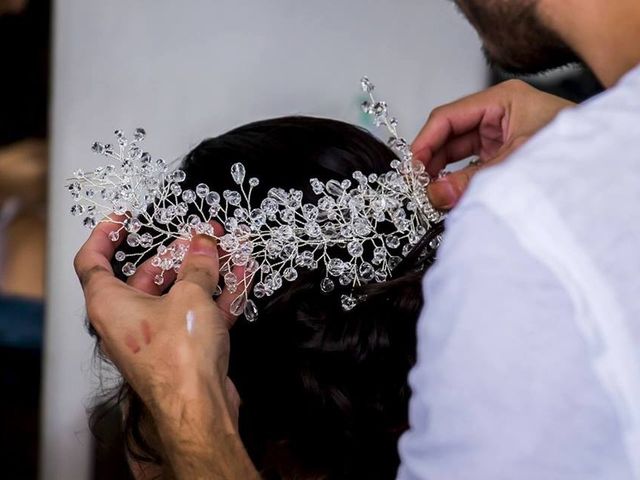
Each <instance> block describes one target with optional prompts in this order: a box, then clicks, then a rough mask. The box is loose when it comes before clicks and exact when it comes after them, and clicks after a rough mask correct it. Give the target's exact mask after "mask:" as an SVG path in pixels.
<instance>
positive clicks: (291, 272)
mask: <svg viewBox="0 0 640 480" xmlns="http://www.w3.org/2000/svg"><path fill="white" fill-rule="evenodd" d="M282 276H283V277H284V279H285V280H287V281H289V282H293V281H294V280H295V279H296V278H298V271H297V270H296V269H295V268H293V267H288V268H285V269H284V272H282Z"/></svg>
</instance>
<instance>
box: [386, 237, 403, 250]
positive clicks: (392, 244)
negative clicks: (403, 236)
mask: <svg viewBox="0 0 640 480" xmlns="http://www.w3.org/2000/svg"><path fill="white" fill-rule="evenodd" d="M387 246H388V247H389V248H393V249H396V248H398V247H399V246H400V239H399V238H398V237H397V236H395V235H388V236H387Z"/></svg>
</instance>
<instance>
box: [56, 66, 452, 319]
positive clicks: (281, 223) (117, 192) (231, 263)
mask: <svg viewBox="0 0 640 480" xmlns="http://www.w3.org/2000/svg"><path fill="white" fill-rule="evenodd" d="M362 88H363V91H364V92H366V93H367V94H368V96H369V100H368V101H367V102H365V103H363V109H364V111H365V112H367V113H368V114H370V115H371V116H372V117H373V119H374V123H375V124H376V125H377V126H385V127H386V128H387V129H388V131H389V133H390V138H389V141H388V145H389V147H390V148H392V149H394V150H395V151H396V152H397V153H398V156H399V159H398V160H394V161H393V162H391V170H390V171H389V172H387V173H385V174H383V175H376V174H365V173H363V172H360V171H356V172H354V173H353V175H352V178H353V180H342V181H338V180H329V181H327V182H321V181H320V180H318V179H315V178H313V179H310V182H311V187H312V189H313V191H314V193H315V194H317V196H318V200H317V202H316V203H315V204H309V203H306V204H303V202H302V198H303V195H302V192H301V191H299V190H294V189H291V190H289V191H285V190H284V189H281V188H272V189H270V190H269V192H268V194H267V196H266V198H264V199H261V200H259V201H256V199H255V198H252V197H253V196H255V195H252V194H253V193H254V188H255V187H256V186H258V184H259V183H260V181H259V179H258V178H255V177H248V176H247V172H246V170H245V167H244V165H243V164H242V163H236V164H234V165H233V166H232V167H231V177H232V179H233V181H234V182H235V183H236V184H237V188H236V189H235V190H225V191H223V192H222V193H221V194H220V193H218V192H215V191H211V190H210V189H209V187H208V186H207V185H205V184H199V185H197V187H196V188H195V190H190V189H183V188H182V186H181V183H182V182H183V181H184V180H185V177H186V176H185V173H184V172H183V171H182V170H179V169H176V170H172V169H171V168H169V166H168V165H167V164H166V162H164V161H163V160H161V159H153V158H152V157H151V155H150V154H149V153H147V152H145V151H143V150H142V148H141V147H140V143H141V142H142V140H143V139H144V136H145V132H144V130H143V129H137V130H136V131H135V132H134V135H133V138H132V139H131V140H129V139H127V138H126V137H125V136H124V134H123V132H122V131H120V130H117V131H116V132H115V135H116V138H117V146H116V147H115V148H114V147H113V146H112V145H108V144H101V143H94V144H93V147H92V149H93V150H94V151H95V152H96V153H99V154H102V155H104V156H106V157H107V158H109V159H110V160H111V161H113V163H111V164H108V165H106V166H101V167H98V168H96V169H95V170H93V171H91V172H84V171H82V170H78V171H76V172H75V174H74V178H73V179H71V180H70V181H69V184H68V189H69V191H70V193H71V195H72V197H73V199H74V201H75V203H74V205H73V206H72V207H71V213H72V214H73V215H76V216H80V217H81V218H82V219H83V223H84V225H85V226H87V227H89V228H93V227H95V226H96V224H97V223H98V222H103V221H106V222H111V223H115V224H118V225H120V228H118V229H114V230H113V231H112V232H111V234H110V238H111V240H112V241H118V240H119V238H120V236H121V235H126V242H127V244H128V245H129V246H130V247H135V248H138V249H139V250H138V251H136V252H134V253H125V252H123V251H118V252H116V254H115V258H116V260H117V261H119V262H122V263H123V265H122V272H123V274H124V275H126V276H131V275H133V274H134V273H135V271H136V268H137V266H138V265H139V264H140V263H141V261H143V259H144V258H146V256H148V255H150V254H151V255H153V260H152V264H153V265H154V266H155V267H157V269H158V273H157V275H156V277H155V282H156V283H157V284H158V285H161V284H162V283H163V282H164V274H165V272H167V271H170V270H176V271H177V270H178V269H179V268H180V265H181V264H182V261H183V260H184V258H185V255H186V252H187V250H188V247H187V246H186V245H184V244H171V243H170V242H171V241H172V240H174V239H185V240H191V239H192V238H193V236H194V235H197V234H205V235H210V236H212V237H214V238H216V240H217V241H218V242H219V246H220V248H221V250H222V252H223V253H222V255H221V256H220V264H221V275H222V278H223V281H224V285H225V287H226V288H227V289H229V290H230V291H232V292H234V291H238V292H239V293H240V294H239V295H238V296H237V298H236V299H235V301H234V302H233V303H232V304H231V313H232V314H233V315H240V314H244V316H245V318H246V319H247V320H249V321H253V320H255V319H256V318H257V315H258V310H257V307H256V304H255V302H254V300H253V299H252V298H250V294H251V293H252V294H253V297H255V298H262V297H268V296H271V295H273V294H274V293H275V292H276V291H277V290H278V289H280V288H281V287H282V285H283V283H284V282H285V281H288V282H292V281H294V280H296V278H297V277H298V272H299V269H318V268H319V267H320V266H321V265H322V266H323V267H324V270H325V271H326V277H325V278H324V279H323V280H322V281H321V283H320V289H321V290H322V291H323V292H325V293H329V292H331V291H333V290H334V289H335V288H336V283H338V284H339V285H341V286H343V287H350V288H351V290H352V291H351V293H347V294H343V295H341V305H342V307H343V309H345V310H347V311H348V310H351V309H353V308H354V307H355V306H356V305H357V304H358V301H359V300H360V298H359V297H358V295H357V294H356V293H354V292H355V290H356V289H357V287H358V286H361V285H363V284H366V283H370V282H383V281H385V280H387V279H389V278H390V277H391V275H392V273H393V270H394V269H395V268H396V267H397V265H398V264H399V263H400V262H401V260H402V259H403V258H404V257H406V256H407V255H408V254H409V253H410V252H411V251H412V250H413V249H414V248H415V247H416V246H417V245H418V244H419V243H420V241H421V240H422V238H423V237H424V236H425V235H426V234H427V233H428V232H429V231H431V230H432V229H433V228H434V227H435V226H436V225H438V224H439V223H440V222H442V220H443V218H444V217H443V215H442V214H441V213H440V212H438V211H437V210H435V209H434V208H433V206H432V205H431V203H430V202H429V200H428V198H427V196H426V187H427V185H428V184H429V182H430V178H429V176H428V175H427V174H426V172H425V169H424V166H423V165H422V164H421V163H417V162H414V161H413V157H412V154H411V150H410V148H409V145H408V142H407V141H406V140H405V139H404V138H402V137H400V136H399V135H398V133H397V124H398V122H397V121H396V119H395V118H393V117H391V116H390V115H389V113H388V107H387V104H386V103H385V102H380V101H377V100H376V99H375V97H374V95H373V91H374V86H373V84H372V83H371V82H370V81H369V80H368V79H367V78H366V77H365V78H363V79H362ZM112 213H115V214H116V215H118V216H119V219H114V217H113V216H112V215H111V214H112ZM214 223H219V224H220V225H222V226H223V227H224V232H223V233H222V234H217V233H216V232H215V231H214V228H213V226H212V225H213V224H214ZM383 232H384V233H383ZM438 242H439V237H435V238H434V239H433V243H432V245H430V247H431V248H435V247H436V246H437V243H438ZM238 267H239V268H240V269H241V270H242V272H243V273H242V274H240V275H239V274H238V273H237V272H238ZM251 290H252V292H251Z"/></svg>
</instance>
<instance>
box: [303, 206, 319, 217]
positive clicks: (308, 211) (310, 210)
mask: <svg viewBox="0 0 640 480" xmlns="http://www.w3.org/2000/svg"><path fill="white" fill-rule="evenodd" d="M302 215H303V216H304V218H306V219H307V220H315V219H316V218H318V207H316V206H315V205H310V204H306V205H303V206H302Z"/></svg>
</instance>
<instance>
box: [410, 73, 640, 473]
mask: <svg viewBox="0 0 640 480" xmlns="http://www.w3.org/2000/svg"><path fill="white" fill-rule="evenodd" d="M439 256H440V257H439V260H438V262H436V265H435V266H434V267H433V268H432V269H431V270H430V271H429V272H428V273H427V275H426V278H425V281H424V293H425V301H426V304H425V309H424V311H423V313H422V316H421V318H420V321H419V324H418V363H417V365H416V366H415V368H414V369H413V371H412V372H411V375H410V382H411V386H412V389H413V397H412V400H411V406H410V420H411V429H410V430H409V431H408V432H407V433H406V434H405V435H404V436H403V437H402V439H401V441H400V454H401V458H402V466H401V468H400V471H399V473H398V477H399V479H401V480H417V479H420V480H426V479H428V480H441V479H442V480H445V479H446V480H456V479H475V480H485V479H486V480H502V479H504V480H529V479H530V480H534V479H535V480H546V479H553V480H556V479H557V480H565V479H566V480H568V479H572V480H573V479H575V480H595V479H598V480H604V479H606V480H618V479H620V480H630V479H640V68H637V69H635V70H634V71H633V72H631V73H629V74H628V75H627V76H626V77H625V78H624V79H623V80H621V82H620V83H619V84H618V85H617V86H615V87H614V88H612V89H611V90H609V91H608V92H605V93H604V94H602V95H600V96H599V97H597V98H595V99H593V100H591V101H589V102H587V103H585V104H583V105H581V106H579V107H577V108H575V109H573V110H570V111H565V112H564V113H562V114H561V115H559V117H558V118H557V119H556V120H555V121H554V122H553V123H552V124H551V125H550V126H548V127H547V128H546V129H544V130H543V131H542V132H541V133H540V134H538V135H537V136H536V137H535V138H533V139H532V140H531V141H530V142H528V143H527V144H526V145H525V146H524V147H523V148H521V149H520V150H519V151H518V152H517V153H516V154H515V155H514V156H513V157H512V158H511V159H510V160H509V161H507V162H505V163H504V164H502V165H500V166H498V167H495V168H493V169H490V170H488V171H486V172H484V173H482V174H479V175H478V176H477V178H476V179H475V180H474V181H473V182H472V185H471V187H470V189H469V191H468V192H467V194H466V195H465V196H464V198H463V200H462V201H461V203H460V205H459V206H458V207H457V208H456V209H455V210H454V212H452V213H451V215H450V216H449V218H448V221H447V231H446V234H445V239H444V242H443V244H442V246H441V249H440V252H439Z"/></svg>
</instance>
